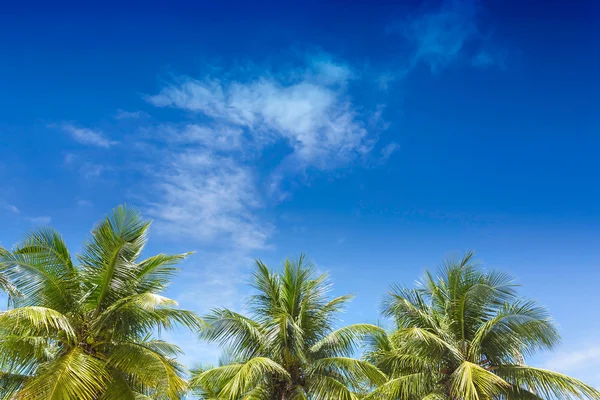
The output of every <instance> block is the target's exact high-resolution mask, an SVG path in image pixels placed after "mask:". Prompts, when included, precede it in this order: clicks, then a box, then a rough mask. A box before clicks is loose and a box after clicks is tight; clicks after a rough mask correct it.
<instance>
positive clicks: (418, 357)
mask: <svg viewBox="0 0 600 400" xmlns="http://www.w3.org/2000/svg"><path fill="white" fill-rule="evenodd" d="M384 315H385V316H389V317H392V318H393V319H394V321H395V324H396V329H395V330H394V332H393V333H391V334H383V335H381V334H379V335H373V337H372V343H371V349H370V351H369V352H368V354H367V359H369V360H371V361H372V362H373V363H374V364H375V365H377V366H378V367H379V368H381V369H382V370H383V371H384V372H386V373H387V374H388V375H389V376H390V380H389V381H388V382H387V383H386V384H384V385H382V386H380V387H379V388H377V389H376V390H375V391H374V392H373V393H372V394H370V395H369V396H368V397H369V398H373V399H431V400H434V399H435V400H438V399H439V400H454V399H461V400H482V399H524V400H542V399H547V398H557V399H567V398H571V397H577V398H585V397H587V398H594V399H598V398H600V393H599V392H598V391H596V390H595V389H593V388H592V387H590V386H588V385H586V384H584V383H582V382H580V381H578V380H576V379H573V378H570V377H568V376H565V375H563V374H560V373H557V372H553V371H549V370H545V369H540V368H535V367H530V366H527V365H525V363H524V357H526V356H528V355H531V354H533V353H534V352H536V351H538V350H542V349H549V348H552V347H553V346H554V345H555V344H556V343H557V342H558V340H559V337H558V334H557V332H556V329H555V327H554V325H553V323H552V321H551V320H550V318H549V316H548V313H547V312H546V310H545V309H544V308H542V307H539V306H537V305H536V304H535V303H534V302H532V301H530V300H526V299H522V298H519V297H517V294H516V292H515V284H514V283H513V281H512V279H511V278H510V277H509V276H507V275H505V274H502V273H498V272H484V271H482V270H480V269H478V268H476V266H475V265H474V263H473V253H467V254H466V255H465V256H464V257H463V258H462V259H459V260H454V259H450V260H448V261H446V263H445V264H444V266H443V268H442V269H441V274H440V276H439V277H433V276H432V275H431V274H430V273H429V272H428V273H427V274H426V276H425V278H424V279H423V280H422V281H421V282H420V284H419V286H418V287H417V288H416V289H408V288H404V287H398V286H394V287H392V290H391V291H390V292H389V294H388V295H387V297H386V299H385V302H384Z"/></svg>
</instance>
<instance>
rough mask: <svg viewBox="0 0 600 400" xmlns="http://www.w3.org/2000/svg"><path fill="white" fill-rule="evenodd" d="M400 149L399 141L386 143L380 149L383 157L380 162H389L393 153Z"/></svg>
mask: <svg viewBox="0 0 600 400" xmlns="http://www.w3.org/2000/svg"><path fill="white" fill-rule="evenodd" d="M399 149H400V145H399V144H398V143H388V144H386V145H385V146H384V147H383V148H382V149H381V151H380V153H381V157H380V159H379V160H380V162H383V163H385V162H387V160H388V159H389V158H390V156H391V155H392V154H394V153H395V152H397V151H398V150H399Z"/></svg>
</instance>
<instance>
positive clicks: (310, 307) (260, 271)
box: [191, 256, 386, 400]
mask: <svg viewBox="0 0 600 400" xmlns="http://www.w3.org/2000/svg"><path fill="white" fill-rule="evenodd" d="M256 264H257V266H256V271H255V273H254V284H253V286H254V288H255V289H256V291H257V293H256V294H255V295H253V296H252V297H250V298H249V301H248V307H249V310H250V311H251V315H250V317H246V316H243V315H241V314H238V313H236V312H234V311H231V310H227V309H216V310H214V311H213V312H212V313H211V314H210V315H209V316H208V317H206V318H205V320H206V322H208V324H209V326H210V327H209V328H208V329H207V330H205V331H204V333H203V335H204V337H205V338H206V339H208V340H209V341H212V342H216V343H219V344H221V345H222V346H225V347H226V349H227V351H226V353H227V354H229V355H231V360H229V361H226V362H222V363H221V364H222V365H221V366H219V367H216V368H212V369H208V370H205V371H200V372H198V373H196V374H195V375H194V376H193V377H192V380H191V386H192V387H194V388H195V389H196V391H197V392H198V393H199V394H200V395H201V397H203V398H205V399H224V400H238V399H256V400H259V399H265V400H267V399H268V400H271V399H277V400H279V399H320V400H328V399H331V400H334V399H335V400H340V399H343V400H350V399H357V398H358V397H359V395H360V394H361V393H363V392H366V390H367V389H368V388H370V387H372V385H376V384H382V383H383V382H385V380H386V377H385V375H384V374H383V373H381V371H379V370H378V369H377V368H376V367H374V366H373V365H371V364H370V363H368V362H366V361H363V360H357V359H354V358H352V357H351V356H352V354H353V352H354V351H355V350H356V346H357V345H358V344H359V341H360V340H361V339H362V338H363V337H364V336H365V335H367V334H373V333H375V332H379V331H380V328H378V327H377V326H374V325H369V324H357V325H350V326H346V327H343V328H339V329H337V330H334V328H333V326H334V323H335V321H336V317H337V315H338V314H339V312H340V311H341V309H342V307H343V306H344V304H346V303H347V302H348V301H349V300H350V299H351V297H352V296H350V295H345V296H340V297H336V298H333V299H329V298H328V296H327V293H328V291H329V289H330V287H331V285H330V284H329V283H328V281H327V275H325V274H323V275H316V274H315V270H314V268H313V267H312V266H311V265H310V264H308V263H307V262H306V260H305V258H304V257H303V256H301V257H300V258H299V260H298V261H297V262H293V261H290V260H286V261H285V263H284V267H283V271H282V272H272V271H270V270H269V269H268V268H267V266H265V265H264V264H263V263H262V262H261V261H257V263H256Z"/></svg>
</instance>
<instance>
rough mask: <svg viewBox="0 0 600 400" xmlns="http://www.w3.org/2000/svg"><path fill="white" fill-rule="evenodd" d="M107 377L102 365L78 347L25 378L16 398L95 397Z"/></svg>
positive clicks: (28, 399) (82, 399) (92, 398)
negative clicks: (34, 374) (32, 375)
mask: <svg viewBox="0 0 600 400" xmlns="http://www.w3.org/2000/svg"><path fill="white" fill-rule="evenodd" d="M108 379H109V374H108V371H107V370H106V368H105V364H104V363H103V362H102V361H101V360H99V359H97V358H95V357H92V356H90V355H87V354H85V353H84V352H83V351H82V350H81V349H79V348H74V349H72V350H71V351H69V352H68V353H66V354H65V355H63V356H61V357H59V358H57V359H55V360H52V361H49V362H48V363H46V364H42V365H41V366H40V370H39V371H38V372H37V373H36V376H35V377H33V378H31V379H29V380H27V382H26V383H25V384H24V386H23V388H22V389H21V390H20V391H19V393H18V394H17V395H16V399H24V400H25V399H26V400H48V399H81V400H94V399H96V397H97V396H98V395H99V393H101V391H102V389H103V388H104V386H105V385H106V383H107V381H108Z"/></svg>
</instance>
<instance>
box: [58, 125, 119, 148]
mask: <svg viewBox="0 0 600 400" xmlns="http://www.w3.org/2000/svg"><path fill="white" fill-rule="evenodd" d="M61 129H62V130H63V131H65V132H67V133H68V134H69V135H70V136H71V137H72V138H73V139H74V140H75V141H76V142H79V143H81V144H85V145H88V146H94V147H101V148H104V149H108V148H110V147H111V146H114V145H116V144H118V143H119V142H117V141H114V140H110V139H108V138H107V137H106V136H105V135H104V134H103V133H102V132H100V131H98V130H94V129H89V128H81V127H77V126H75V125H73V124H62V125H61Z"/></svg>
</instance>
